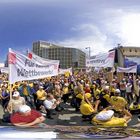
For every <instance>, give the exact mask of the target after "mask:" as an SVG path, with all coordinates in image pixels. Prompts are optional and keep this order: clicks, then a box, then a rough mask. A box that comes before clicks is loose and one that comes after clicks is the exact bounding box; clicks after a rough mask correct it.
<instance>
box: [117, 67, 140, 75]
mask: <svg viewBox="0 0 140 140" xmlns="http://www.w3.org/2000/svg"><path fill="white" fill-rule="evenodd" d="M117 72H124V73H136V72H137V65H135V66H131V67H128V68H123V67H117Z"/></svg>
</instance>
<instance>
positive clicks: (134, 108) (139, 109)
mask: <svg viewBox="0 0 140 140" xmlns="http://www.w3.org/2000/svg"><path fill="white" fill-rule="evenodd" d="M129 110H130V112H131V114H140V104H139V103H137V102H133V103H131V105H130V106H129Z"/></svg>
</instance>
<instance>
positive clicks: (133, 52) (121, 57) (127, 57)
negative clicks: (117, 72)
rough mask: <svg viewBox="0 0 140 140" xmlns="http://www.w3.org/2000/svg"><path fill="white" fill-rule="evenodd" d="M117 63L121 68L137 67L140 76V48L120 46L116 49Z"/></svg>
mask: <svg viewBox="0 0 140 140" xmlns="http://www.w3.org/2000/svg"><path fill="white" fill-rule="evenodd" d="M115 51H116V56H115V63H117V64H118V66H121V67H130V66H134V65H137V72H138V74H140V47H131V46H120V45H119V46H118V47H117V48H115Z"/></svg>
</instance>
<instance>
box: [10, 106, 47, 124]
mask: <svg viewBox="0 0 140 140" xmlns="http://www.w3.org/2000/svg"><path fill="white" fill-rule="evenodd" d="M10 120H11V123H12V124H13V125H15V126H18V127H36V126H37V125H39V124H40V123H42V122H44V121H45V118H44V117H43V116H42V114H41V113H39V112H37V111H36V110H32V109H31V108H30V107H29V106H27V105H22V106H20V107H19V111H18V112H16V113H14V114H12V115H11V118H10Z"/></svg>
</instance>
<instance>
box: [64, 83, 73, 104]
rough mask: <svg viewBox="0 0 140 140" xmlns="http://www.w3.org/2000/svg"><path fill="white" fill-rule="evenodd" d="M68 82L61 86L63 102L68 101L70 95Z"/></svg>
mask: <svg viewBox="0 0 140 140" xmlns="http://www.w3.org/2000/svg"><path fill="white" fill-rule="evenodd" d="M68 87H69V83H65V84H64V87H63V88H62V94H63V95H62V100H63V102H64V103H66V102H68V99H69V96H70V95H71V94H70V93H69V88H68Z"/></svg>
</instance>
